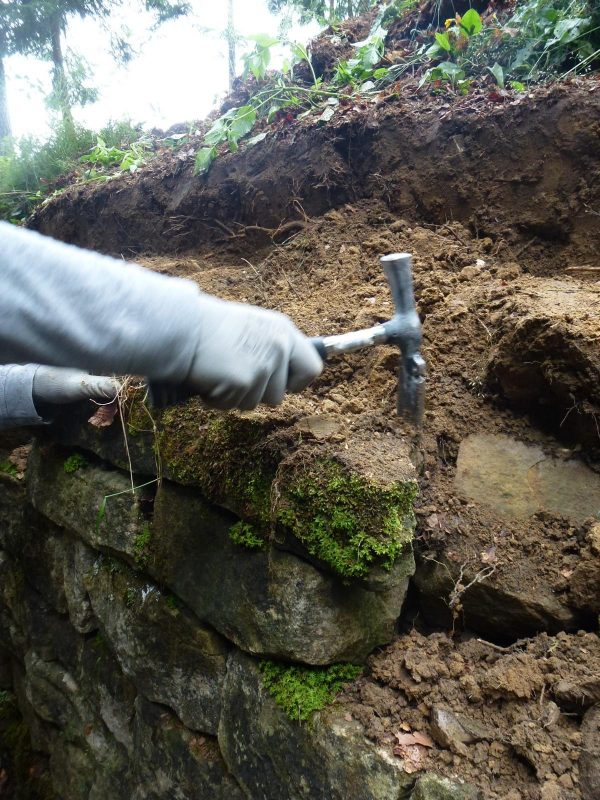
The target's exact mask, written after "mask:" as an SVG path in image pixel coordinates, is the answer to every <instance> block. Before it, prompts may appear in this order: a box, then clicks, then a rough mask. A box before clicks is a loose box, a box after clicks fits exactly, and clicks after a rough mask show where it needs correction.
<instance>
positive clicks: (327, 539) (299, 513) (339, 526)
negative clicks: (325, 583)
mask: <svg viewBox="0 0 600 800" xmlns="http://www.w3.org/2000/svg"><path fill="white" fill-rule="evenodd" d="M416 494H417V484H416V482H415V481H412V480H411V481H406V482H402V483H400V482H398V483H393V484H389V485H381V484H379V483H376V482H374V481H371V480H368V479H366V478H363V477H361V476H359V475H356V474H353V473H350V472H348V471H346V470H345V469H344V467H343V466H342V465H341V464H340V463H338V462H336V461H333V460H331V459H325V458H319V459H316V460H314V461H311V462H309V463H303V464H300V465H299V466H298V467H296V468H295V469H294V470H292V471H291V474H289V475H286V476H285V478H282V480H281V499H280V505H279V509H278V511H277V515H276V516H277V521H278V523H279V524H281V525H283V526H284V528H287V529H288V530H289V531H290V532H291V533H292V534H293V535H294V536H295V537H296V538H297V539H298V540H299V541H300V542H302V543H303V545H304V546H305V547H306V549H307V550H308V552H309V553H310V554H311V555H313V556H314V557H315V558H317V559H319V560H320V561H322V562H324V563H325V564H327V565H328V566H329V567H330V568H331V569H332V570H333V571H334V572H335V573H337V574H338V575H340V576H342V577H344V578H353V577H362V576H365V575H366V574H367V573H368V572H369V570H370V569H371V568H372V567H373V566H375V565H381V566H383V567H384V568H386V569H391V567H392V566H393V564H394V563H395V561H396V559H397V558H398V557H399V556H400V555H401V554H402V553H404V552H405V551H406V549H407V548H408V547H410V543H411V541H412V535H413V529H414V514H413V510H412V504H413V501H414V499H415V497H416Z"/></svg>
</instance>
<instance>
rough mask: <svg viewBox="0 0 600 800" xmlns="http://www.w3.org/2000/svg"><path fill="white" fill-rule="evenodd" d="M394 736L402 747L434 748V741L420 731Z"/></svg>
mask: <svg viewBox="0 0 600 800" xmlns="http://www.w3.org/2000/svg"><path fill="white" fill-rule="evenodd" d="M394 736H395V737H396V740H397V742H398V744H399V745H400V746H402V747H409V746H411V745H415V744H417V745H420V746H421V747H433V746H434V745H433V740H432V739H431V738H430V737H429V736H428V735H427V734H426V733H421V732H420V731H414V732H413V733H395V734H394Z"/></svg>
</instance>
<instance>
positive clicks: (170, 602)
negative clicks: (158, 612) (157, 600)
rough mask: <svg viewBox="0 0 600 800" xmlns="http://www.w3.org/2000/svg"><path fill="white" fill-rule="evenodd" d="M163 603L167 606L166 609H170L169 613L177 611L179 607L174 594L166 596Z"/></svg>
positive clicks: (177, 599)
mask: <svg viewBox="0 0 600 800" xmlns="http://www.w3.org/2000/svg"><path fill="white" fill-rule="evenodd" d="M165 603H166V604H167V607H168V608H170V609H171V611H177V610H178V608H179V605H180V602H179V598H178V597H176V596H175V595H174V594H170V595H168V596H167V599H166V600H165Z"/></svg>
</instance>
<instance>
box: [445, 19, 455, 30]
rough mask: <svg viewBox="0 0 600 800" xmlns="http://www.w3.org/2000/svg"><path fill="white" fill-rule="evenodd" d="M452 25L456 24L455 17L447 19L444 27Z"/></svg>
mask: <svg viewBox="0 0 600 800" xmlns="http://www.w3.org/2000/svg"><path fill="white" fill-rule="evenodd" d="M450 25H454V20H453V19H447V20H446V21H445V22H444V28H446V30H447V29H448V28H449V27H450Z"/></svg>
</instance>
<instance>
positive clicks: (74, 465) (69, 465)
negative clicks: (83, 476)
mask: <svg viewBox="0 0 600 800" xmlns="http://www.w3.org/2000/svg"><path fill="white" fill-rule="evenodd" d="M87 465H88V462H87V460H86V459H85V458H84V457H83V456H82V455H81V453H73V455H72V456H69V457H68V458H66V459H65V462H64V464H63V469H64V471H65V472H66V473H67V475H72V474H73V473H74V472H77V470H79V469H83V468H84V467H87Z"/></svg>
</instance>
